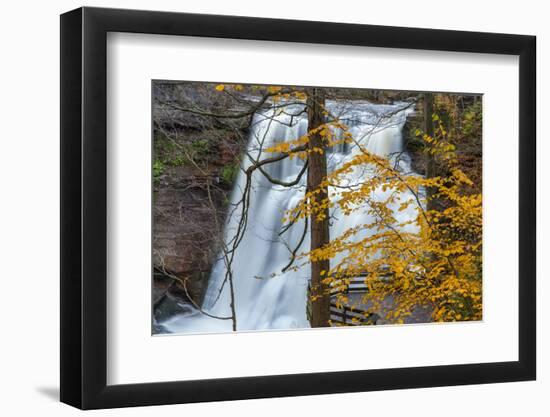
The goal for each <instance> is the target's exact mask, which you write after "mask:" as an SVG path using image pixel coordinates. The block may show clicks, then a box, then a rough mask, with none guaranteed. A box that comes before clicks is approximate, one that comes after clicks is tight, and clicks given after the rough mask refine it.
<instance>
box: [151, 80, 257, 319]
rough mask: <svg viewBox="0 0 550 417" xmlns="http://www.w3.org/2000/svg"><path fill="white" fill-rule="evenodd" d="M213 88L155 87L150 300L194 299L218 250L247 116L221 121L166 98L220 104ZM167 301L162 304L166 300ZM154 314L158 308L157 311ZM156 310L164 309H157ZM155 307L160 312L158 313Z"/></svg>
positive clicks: (198, 297) (199, 296) (216, 106)
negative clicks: (197, 113)
mask: <svg viewBox="0 0 550 417" xmlns="http://www.w3.org/2000/svg"><path fill="white" fill-rule="evenodd" d="M212 90H213V89H212V88H210V89H209V90H205V91H201V88H200V86H196V85H192V84H191V85H189V84H188V85H183V86H181V85H179V86H173V85H171V84H165V85H164V84H160V85H156V86H155V89H154V98H155V102H154V107H153V121H154V126H155V129H154V138H153V147H154V161H153V177H154V183H153V192H154V195H153V264H154V268H155V273H154V276H153V302H154V305H155V306H160V304H161V303H163V304H166V303H167V302H168V301H170V303H169V304H170V305H173V304H174V300H183V301H189V300H191V301H192V302H194V303H196V304H198V305H200V304H201V303H202V299H203V296H204V291H205V289H206V286H207V283H208V277H209V275H210V270H211V268H212V265H213V263H214V262H215V260H216V257H217V256H219V253H220V242H221V237H222V234H223V225H224V222H225V217H226V214H227V209H228V201H229V194H230V193H231V190H232V186H233V180H234V178H235V176H236V173H237V170H238V169H239V164H240V155H241V153H242V148H243V146H244V138H246V135H247V128H248V122H249V120H248V119H246V118H242V119H236V120H231V123H230V124H223V125H219V124H217V123H215V121H213V120H212V119H211V118H207V117H202V116H200V115H196V114H193V113H190V112H184V111H178V110H177V109H175V108H173V107H170V106H169V105H167V104H166V103H169V104H171V103H176V104H177V105H179V104H180V103H185V102H191V103H199V104H201V106H202V108H206V109H208V110H210V111H217V110H218V109H220V108H224V106H225V104H224V103H219V100H218V99H217V97H219V95H212V96H209V94H212V93H211V91H212ZM165 307H166V306H165ZM157 310H158V308H156V309H155V314H156V315H158V314H162V311H160V310H159V311H157ZM161 310H162V309H161ZM157 313H158V314H157Z"/></svg>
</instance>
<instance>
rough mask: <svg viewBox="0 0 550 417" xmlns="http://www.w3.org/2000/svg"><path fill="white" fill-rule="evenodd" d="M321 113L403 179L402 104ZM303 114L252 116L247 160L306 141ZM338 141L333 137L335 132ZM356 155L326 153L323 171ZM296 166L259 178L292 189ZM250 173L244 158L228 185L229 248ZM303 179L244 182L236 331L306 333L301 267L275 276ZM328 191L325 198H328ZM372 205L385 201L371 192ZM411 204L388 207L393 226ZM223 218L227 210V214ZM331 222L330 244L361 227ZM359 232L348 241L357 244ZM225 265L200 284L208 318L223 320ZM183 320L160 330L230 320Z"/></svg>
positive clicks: (291, 235)
mask: <svg viewBox="0 0 550 417" xmlns="http://www.w3.org/2000/svg"><path fill="white" fill-rule="evenodd" d="M327 108H328V109H329V111H330V112H331V113H332V114H337V115H339V117H340V118H341V120H342V121H344V122H345V123H346V124H347V125H348V126H349V128H350V129H349V130H350V132H351V133H352V134H353V137H354V138H355V140H356V141H357V142H358V143H360V144H361V146H362V147H364V148H366V149H367V150H368V151H369V152H371V153H375V154H377V155H380V156H385V157H390V158H391V157H393V158H395V155H398V154H399V155H400V158H399V162H398V163H399V164H400V167H401V169H402V170H404V171H409V170H410V169H409V161H408V157H407V155H406V153H403V144H402V142H403V140H402V128H403V125H404V123H405V121H406V116H407V114H408V113H409V112H410V111H412V110H411V107H410V106H408V105H406V104H404V103H396V104H393V105H381V104H371V103H367V102H345V103H344V102H328V103H327ZM302 110H303V106H300V105H294V106H293V107H291V108H289V109H286V110H285V112H284V113H280V114H278V113H275V112H276V110H267V111H265V112H263V113H259V114H256V115H255V117H254V120H253V124H252V128H251V133H250V138H249V143H248V154H249V155H250V157H252V158H253V159H255V160H262V159H264V158H267V157H272V156H273V154H271V153H266V152H263V151H262V149H266V148H268V147H269V146H272V145H274V144H276V143H278V142H281V141H291V140H294V139H297V138H298V137H300V136H302V135H304V134H306V133H307V117H306V116H305V114H304V112H303V111H302ZM335 133H336V134H341V132H335ZM357 152H359V147H358V146H357V145H355V144H340V145H337V146H335V147H334V148H333V149H331V150H330V151H329V152H328V153H327V162H328V169H329V171H330V170H333V169H335V168H336V167H338V166H340V165H341V164H342V163H345V162H346V161H348V160H349V159H350V158H352V157H353V156H354V155H355V154H356V153H357ZM303 164H304V162H303V161H302V160H301V159H299V158H294V159H290V158H286V159H284V160H282V161H279V162H276V163H272V164H269V165H265V166H264V167H265V168H264V169H265V171H266V172H267V173H268V174H269V175H270V176H271V177H272V178H277V179H279V180H281V181H284V182H291V181H293V180H294V179H295V178H296V177H297V176H298V174H299V173H300V171H301V170H302V168H303ZM250 165H251V161H250V158H248V157H245V158H244V159H243V162H242V170H241V172H240V174H239V176H238V178H237V180H236V183H235V186H234V189H233V193H232V197H231V206H230V207H235V210H234V211H233V212H232V213H231V214H230V215H229V216H228V219H227V223H226V227H225V241H226V242H227V243H228V246H231V245H230V243H231V240H232V239H233V238H234V236H235V233H236V231H237V229H238V225H239V220H240V218H241V215H240V213H241V211H240V210H241V208H242V205H239V204H238V203H239V201H240V200H241V197H242V192H243V189H244V187H245V184H246V175H245V174H244V170H246V169H247V168H248V167H249V166H250ZM368 175H369V172H368V169H365V168H364V167H363V168H358V169H356V170H355V171H354V172H353V173H352V174H350V175H349V182H350V184H352V183H358V182H360V181H361V179H364V178H366V176H368ZM306 178H307V175H303V176H302V178H301V180H300V182H299V183H298V184H296V185H295V186H293V187H291V188H288V187H284V186H281V185H275V184H273V183H271V182H270V181H269V180H268V179H267V178H266V177H265V176H264V175H262V173H261V172H259V171H258V170H256V171H255V172H254V174H253V175H252V182H251V194H250V205H249V207H248V217H247V222H246V231H245V233H244V237H243V239H242V240H241V242H240V244H239V245H238V247H237V249H236V251H235V254H234V255H235V256H234V259H233V262H232V263H231V265H232V267H231V271H232V276H233V282H234V298H235V312H236V314H235V315H236V318H237V330H265V329H292V328H305V327H309V322H308V320H307V318H306V297H307V296H306V289H307V283H308V275H309V268H308V267H302V268H299V269H298V270H297V271H294V270H292V269H289V270H287V271H286V272H284V273H283V272H282V270H283V269H284V268H285V266H286V265H287V264H288V263H289V260H290V258H291V251H292V250H293V249H294V248H295V247H296V246H297V244H298V243H299V242H300V240H301V238H302V234H303V231H304V223H303V222H304V221H303V220H302V221H300V222H297V223H295V224H294V225H293V226H292V227H291V228H289V229H288V230H287V231H285V232H284V233H282V232H283V226H284V225H283V222H282V219H283V216H284V213H285V211H286V210H288V209H290V208H292V207H294V206H295V205H296V204H297V203H298V202H299V201H300V199H301V198H302V196H303V194H304V190H305V185H306ZM330 192H331V190H329V193H330ZM377 194H378V195H379V197H380V198H384V197H385V193H384V192H383V191H382V190H377ZM409 198H411V196H410V195H402V197H401V200H400V201H398V202H397V203H395V210H394V211H395V216H396V219H397V220H399V221H404V220H407V218H410V216H416V212H415V211H414V209H411V210H404V211H401V212H398V211H397V207H398V206H399V203H400V202H402V201H405V200H406V199H409ZM230 212H231V209H230ZM333 214H334V215H335V217H336V218H337V221H333V222H332V224H331V227H330V235H331V237H336V236H338V235H340V234H341V233H343V232H344V231H345V230H348V229H349V228H351V227H354V226H356V225H362V224H365V223H369V218H368V215H367V214H361V212H360V211H357V212H354V213H352V214H351V215H348V216H339V215H338V214H339V213H333ZM367 233H368V232H367V231H366V230H365V231H363V232H361V233H360V234H358V235H357V236H356V238H357V239H361V238H363V237H365V235H366V234H367ZM308 249H309V233H307V234H306V236H305V239H304V240H303V242H302V245H301V250H300V251H299V253H300V252H305V251H307V250H308ZM226 271H227V268H226V265H225V263H224V261H223V259H220V260H219V261H218V262H217V263H216V264H215V265H214V267H213V269H212V273H211V276H210V280H209V283H208V288H207V292H206V295H205V300H204V303H203V310H204V311H206V312H208V313H209V314H210V315H213V316H217V317H226V316H230V315H231V309H230V300H231V297H230V286H229V283H228V282H227V280H226ZM189 311H190V312H189V313H188V314H181V315H177V316H174V317H172V318H170V319H168V320H166V321H165V322H163V323H162V325H163V326H164V328H165V329H166V330H167V331H168V332H170V333H204V332H219V331H230V330H231V329H232V321H231V320H220V319H216V318H212V317H208V316H207V315H204V314H202V313H201V312H200V311H198V310H196V309H190V310H189Z"/></svg>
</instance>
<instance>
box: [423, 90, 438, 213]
mask: <svg viewBox="0 0 550 417" xmlns="http://www.w3.org/2000/svg"><path fill="white" fill-rule="evenodd" d="M433 107H434V97H433V94H432V93H424V133H425V134H426V135H428V136H430V137H433V135H434V123H433V120H432V114H433ZM429 146H430V147H431V146H432V145H429ZM425 175H426V178H433V177H435V176H436V163H435V156H434V155H433V154H432V153H431V152H427V153H426V172H425ZM434 191H435V190H434V188H433V187H427V188H426V199H427V204H426V208H427V209H428V210H433V209H435V202H434V200H433V194H434Z"/></svg>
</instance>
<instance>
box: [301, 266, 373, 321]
mask: <svg viewBox="0 0 550 417" xmlns="http://www.w3.org/2000/svg"><path fill="white" fill-rule="evenodd" d="M366 276H367V275H366V274H360V275H358V276H356V277H353V278H349V279H346V280H345V281H346V282H345V283H343V284H342V285H341V286H335V287H334V288H331V289H330V320H331V322H332V323H335V324H336V325H341V326H362V325H367V324H370V325H373V324H376V321H377V320H378V318H379V317H378V315H377V314H375V313H372V312H369V311H366V310H363V309H360V308H356V307H353V306H350V305H346V304H344V303H342V302H338V303H337V301H336V299H337V297H338V295H341V294H349V293H367V292H368V287H367V284H365V278H366ZM342 287H344V288H342ZM310 294H311V283H308V286H307V297H308V302H307V315H308V319H310V318H311V301H310Z"/></svg>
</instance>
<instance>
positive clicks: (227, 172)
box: [222, 164, 239, 184]
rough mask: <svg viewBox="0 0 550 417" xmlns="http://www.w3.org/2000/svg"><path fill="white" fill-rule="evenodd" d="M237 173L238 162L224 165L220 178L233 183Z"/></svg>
mask: <svg viewBox="0 0 550 417" xmlns="http://www.w3.org/2000/svg"><path fill="white" fill-rule="evenodd" d="M238 173H239V164H230V165H225V166H224V167H223V169H222V180H223V181H224V182H226V183H227V184H233V182H234V181H235V179H236V178H237V174H238Z"/></svg>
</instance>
